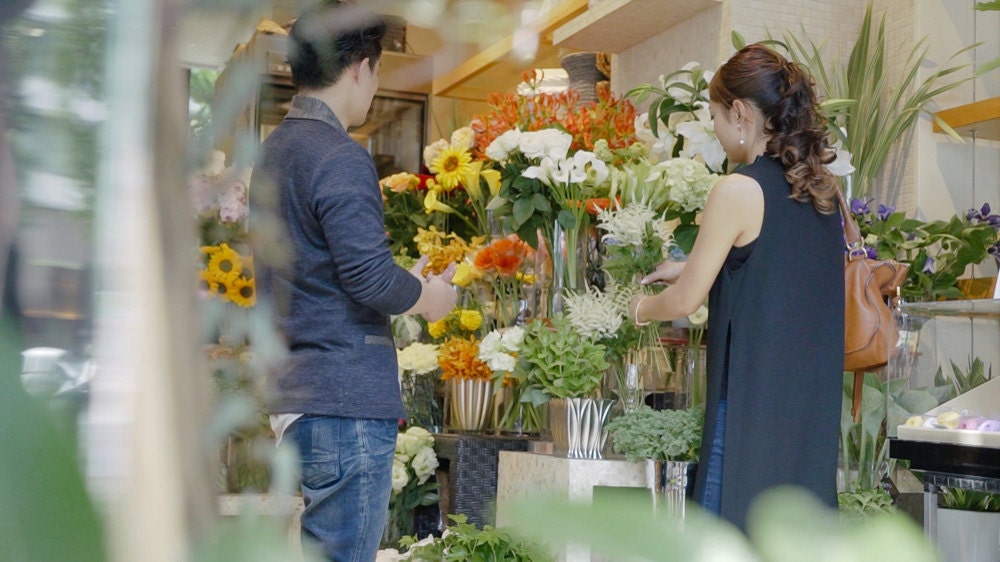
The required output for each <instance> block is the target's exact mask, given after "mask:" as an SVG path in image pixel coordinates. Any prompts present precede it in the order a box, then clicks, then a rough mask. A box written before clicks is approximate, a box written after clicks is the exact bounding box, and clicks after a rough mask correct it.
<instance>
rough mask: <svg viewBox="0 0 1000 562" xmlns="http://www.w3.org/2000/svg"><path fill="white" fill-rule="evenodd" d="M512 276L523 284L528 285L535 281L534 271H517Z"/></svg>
mask: <svg viewBox="0 0 1000 562" xmlns="http://www.w3.org/2000/svg"><path fill="white" fill-rule="evenodd" d="M514 278H515V279H517V280H518V281H520V282H522V283H525V284H528V285H531V284H532V283H534V282H535V274H534V273H525V272H523V271H518V272H517V273H516V274H515V276H514Z"/></svg>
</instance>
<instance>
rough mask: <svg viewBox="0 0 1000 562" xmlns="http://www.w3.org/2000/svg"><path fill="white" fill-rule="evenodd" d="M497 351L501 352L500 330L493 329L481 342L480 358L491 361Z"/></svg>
mask: <svg viewBox="0 0 1000 562" xmlns="http://www.w3.org/2000/svg"><path fill="white" fill-rule="evenodd" d="M497 353H500V332H498V331H496V330H493V331H492V332H490V333H488V334H486V337H485V338H483V341H481V342H479V359H480V360H482V361H489V360H490V358H491V357H493V356H494V355H496V354H497Z"/></svg>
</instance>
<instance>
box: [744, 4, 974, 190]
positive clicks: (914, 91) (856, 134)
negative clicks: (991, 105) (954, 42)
mask: <svg viewBox="0 0 1000 562" xmlns="http://www.w3.org/2000/svg"><path fill="white" fill-rule="evenodd" d="M803 35H805V31H804V30H803ZM736 41H741V42H742V39H741V38H738V36H734V42H736ZM772 42H773V43H777V44H782V45H784V46H786V47H787V50H788V53H789V55H790V56H791V57H792V59H793V60H795V62H798V63H801V64H803V65H804V66H806V67H807V68H808V69H809V71H810V74H812V76H813V78H814V79H815V80H816V84H817V86H818V88H819V89H820V90H821V92H822V93H823V94H824V95H825V96H826V97H827V98H829V99H831V100H839V101H843V100H851V101H852V102H853V103H849V104H836V105H835V106H834V109H835V111H833V112H832V113H830V114H829V115H828V117H830V118H831V120H830V132H831V133H832V134H833V135H835V136H836V137H837V138H839V139H840V141H841V142H842V143H843V146H844V149H845V150H847V151H848V152H850V153H851V154H852V155H853V163H854V166H855V168H856V169H855V172H854V175H853V180H854V184H853V192H854V194H855V195H857V196H859V197H864V196H866V195H867V194H868V193H869V192H870V191H871V189H872V185H873V183H874V181H875V178H876V177H877V175H878V174H879V172H880V171H881V170H882V168H883V166H884V165H885V162H886V159H887V157H888V155H889V151H890V150H891V149H892V147H893V146H894V145H895V144H896V142H897V141H899V140H900V139H901V138H903V136H904V135H906V134H907V132H908V131H909V130H910V129H911V128H912V127H913V125H914V123H915V122H916V119H917V117H919V116H920V114H921V113H926V114H928V115H930V116H931V118H933V119H934V121H935V122H936V123H937V124H938V125H939V126H940V127H941V128H942V129H943V130H944V131H946V132H947V133H948V134H950V135H952V136H953V137H955V138H956V139H958V138H960V137H959V136H958V134H957V133H956V132H955V131H954V130H953V129H952V128H951V127H950V126H948V124H947V123H945V122H944V121H943V120H941V119H940V118H938V117H937V116H936V115H934V114H933V113H932V112H931V111H929V110H927V104H928V103H929V102H930V101H931V100H932V99H933V98H934V97H936V96H938V95H940V94H942V93H944V92H947V91H949V90H952V89H954V88H956V87H958V86H959V85H961V84H962V83H963V82H965V81H967V80H970V79H972V78H974V77H976V76H977V75H978V74H977V73H974V74H971V75H970V76H967V77H963V78H957V77H951V78H949V76H952V75H954V74H955V73H956V72H959V71H961V70H963V69H965V68H967V67H968V66H969V65H968V64H961V65H955V66H943V67H942V68H939V69H938V70H936V71H934V72H931V73H930V74H929V76H927V78H925V79H924V80H923V81H918V77H919V71H920V69H921V65H922V64H923V62H924V60H925V55H926V54H927V44H926V37H924V38H922V39H920V40H919V41H918V42H917V44H916V45H914V47H913V49H912V50H911V51H910V53H909V55H908V56H907V59H906V63H905V65H904V66H903V68H902V70H901V72H900V73H899V75H900V76H901V79H900V80H899V81H898V82H895V83H894V82H891V81H890V69H889V68H888V67H887V60H886V59H887V57H888V56H889V52H890V50H891V49H890V47H889V45H888V42H887V40H886V36H885V14H884V13H883V15H882V18H881V21H880V22H879V25H878V28H877V29H875V27H874V24H873V22H872V6H871V3H869V5H868V7H867V8H866V9H865V16H864V19H863V20H862V23H861V31H860V33H859V35H858V39H857V41H856V42H855V44H854V48H853V49H852V50H851V55H850V58H849V59H848V62H847V65H846V66H842V67H833V68H829V67H827V66H826V63H824V62H823V61H824V59H825V58H826V57H824V56H823V49H822V48H821V47H820V46H817V45H816V43H814V42H813V41H812V40H811V39H810V40H808V44H807V43H806V42H803V41H802V40H801V39H799V38H798V37H796V36H795V35H793V34H791V33H787V32H786V33H785V34H784V43H780V42H775V41H772ZM973 47H975V45H971V46H969V47H965V48H963V49H961V50H959V51H958V52H956V53H955V54H954V55H952V56H951V57H950V58H949V60H948V63H950V62H951V60H953V59H955V57H957V56H959V55H960V54H962V53H964V52H965V51H967V50H969V49H971V48H973ZM984 70H985V69H981V70H980V72H983V71H984ZM893 74H894V73H893Z"/></svg>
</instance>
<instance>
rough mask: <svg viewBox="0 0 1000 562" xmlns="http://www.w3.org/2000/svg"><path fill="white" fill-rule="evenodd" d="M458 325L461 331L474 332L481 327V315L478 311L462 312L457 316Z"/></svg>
mask: <svg viewBox="0 0 1000 562" xmlns="http://www.w3.org/2000/svg"><path fill="white" fill-rule="evenodd" d="M458 323H459V325H460V326H462V329H465V330H468V331H470V332H474V331H476V330H478V329H479V327H480V326H482V325H483V315H482V314H480V313H479V311H478V310H463V311H461V312H460V313H459V315H458Z"/></svg>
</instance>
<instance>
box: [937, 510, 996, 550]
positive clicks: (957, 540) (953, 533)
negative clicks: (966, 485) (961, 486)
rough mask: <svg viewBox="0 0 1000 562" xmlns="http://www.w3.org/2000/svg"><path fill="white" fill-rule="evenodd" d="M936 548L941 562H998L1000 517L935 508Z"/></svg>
mask: <svg viewBox="0 0 1000 562" xmlns="http://www.w3.org/2000/svg"><path fill="white" fill-rule="evenodd" d="M937 545H938V549H939V550H940V551H941V554H942V555H943V558H942V560H943V561H944V562H1000V513H997V512H983V511H964V510H960V509H942V508H938V510H937Z"/></svg>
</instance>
